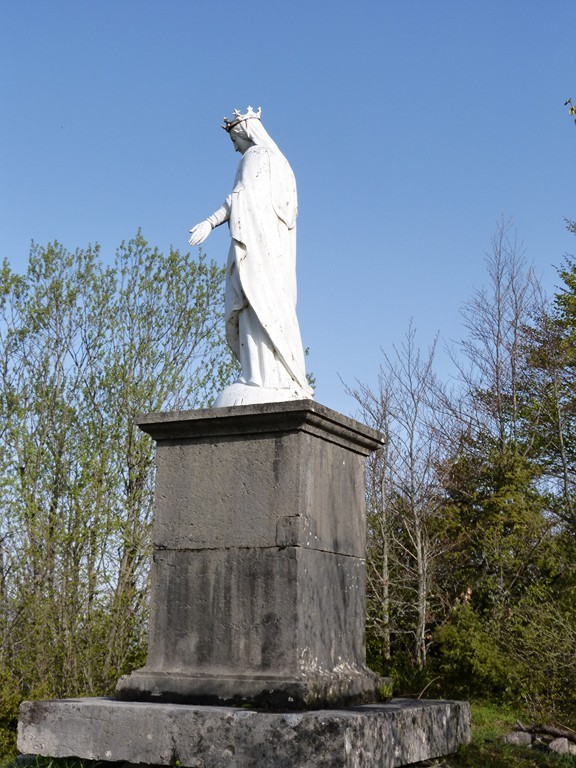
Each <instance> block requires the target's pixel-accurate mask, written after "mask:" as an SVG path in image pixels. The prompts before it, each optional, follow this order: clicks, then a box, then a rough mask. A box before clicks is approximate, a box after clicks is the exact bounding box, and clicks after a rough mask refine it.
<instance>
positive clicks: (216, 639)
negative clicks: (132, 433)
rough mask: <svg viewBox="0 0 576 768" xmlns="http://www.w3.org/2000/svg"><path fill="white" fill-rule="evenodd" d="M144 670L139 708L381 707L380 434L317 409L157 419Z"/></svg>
mask: <svg viewBox="0 0 576 768" xmlns="http://www.w3.org/2000/svg"><path fill="white" fill-rule="evenodd" d="M138 423H139V424H140V426H141V428H142V429H144V430H145V431H147V432H149V433H150V434H151V435H152V436H153V437H154V438H155V440H156V441H157V450H156V464H157V474H156V500H155V512H154V527H153V545H154V558H153V565H152V598H151V606H150V616H151V620H150V636H149V648H148V661H147V664H146V666H145V667H144V668H143V669H141V670H137V671H136V672H134V673H132V675H130V676H128V677H125V678H122V679H121V680H120V681H119V683H118V687H117V692H118V695H119V696H120V697H122V698H124V699H131V700H161V701H175V702H187V703H197V704H212V703H217V704H225V703H232V702H248V703H251V704H253V705H257V706H261V707H272V708H274V707H276V708H278V707H280V708H281V707H289V708H290V707H292V708H313V707H316V708H319V707H324V706H345V705H350V704H355V703H366V702H374V701H378V700H380V693H379V691H380V688H381V686H382V683H383V682H384V681H382V680H380V679H379V678H378V677H377V676H376V675H374V674H373V673H372V672H371V671H370V670H369V669H368V668H367V667H366V663H365V651H364V615H365V585H364V579H365V575H364V571H365V561H364V556H365V502H364V459H365V456H366V455H367V454H368V453H370V452H371V451H373V450H375V449H377V448H378V447H380V445H381V444H382V439H381V436H380V435H379V434H378V433H377V432H374V431H373V430H371V429H368V428H367V427H365V426H363V425H362V424H359V423H357V422H355V421H353V420H352V419H348V418H346V417H344V416H341V415H340V414H338V413H335V412H334V411H330V410H329V409H327V408H324V407H323V406H320V405H318V404H317V403H314V402H313V401H310V400H306V401H299V402H294V401H292V402H286V403H273V404H266V405H259V406H243V407H233V408H217V409H211V410H205V411H188V412H181V413H169V414H150V415H147V416H145V417H142V418H141V419H140V420H139V422H138Z"/></svg>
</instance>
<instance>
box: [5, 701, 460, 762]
mask: <svg viewBox="0 0 576 768" xmlns="http://www.w3.org/2000/svg"><path fill="white" fill-rule="evenodd" d="M469 740H470V712H469V707H468V704H467V703H465V702H455V701H417V700H412V699H393V700H392V701H391V702H389V703H388V704H372V705H365V706H362V707H355V708H349V709H340V710H320V711H314V712H261V711H256V710H249V709H235V708H232V707H200V706H186V705H182V704H154V703H145V702H124V701H117V700H115V699H104V698H98V699H64V700H60V701H34V702H24V703H23V704H22V706H21V709H20V720H19V723H18V749H19V750H20V751H21V752H23V753H28V754H36V755H43V756H46V757H79V758H82V759H85V760H99V761H107V762H108V761H111V762H120V761H121V762H127V763H132V764H139V763H145V764H148V765H158V766H168V765H172V766H173V765H180V766H182V768H270V766H274V768H301V766H306V768H394V767H395V766H403V765H409V764H411V763H416V762H420V761H422V760H428V759H431V758H435V757H440V756H442V755H447V754H450V753H451V752H455V751H456V750H457V748H458V747H459V746H460V745H461V744H466V743H468V742H469Z"/></svg>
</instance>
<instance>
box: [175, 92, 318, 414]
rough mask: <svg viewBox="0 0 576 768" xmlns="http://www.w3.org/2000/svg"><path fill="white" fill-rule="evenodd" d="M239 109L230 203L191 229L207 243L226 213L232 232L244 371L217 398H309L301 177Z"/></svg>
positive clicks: (230, 309)
mask: <svg viewBox="0 0 576 768" xmlns="http://www.w3.org/2000/svg"><path fill="white" fill-rule="evenodd" d="M260 114H261V110H260V109H259V110H258V112H254V111H253V110H252V107H248V111H247V112H246V114H245V115H241V114H240V112H239V111H238V110H235V112H234V115H233V117H232V119H230V120H228V119H227V118H225V120H226V122H225V124H224V125H223V126H222V127H223V128H225V130H226V131H228V133H229V134H230V138H231V139H232V143H233V144H234V147H235V149H236V151H237V152H240V153H241V154H242V160H241V161H240V165H239V167H238V172H237V173H236V179H235V181H234V188H233V190H232V194H230V195H229V196H228V197H227V198H226V200H225V202H224V204H223V205H222V206H221V207H220V208H219V209H218V210H217V211H216V212H215V213H213V214H212V215H211V216H209V217H208V218H207V219H206V220H205V221H203V222H201V223H200V224H197V225H196V226H195V227H193V228H192V229H191V230H190V233H191V234H190V245H198V244H199V243H202V242H203V241H204V240H205V239H206V238H207V237H208V235H209V234H210V232H211V231H212V229H214V227H218V226H220V224H223V223H224V222H225V221H227V222H228V225H229V228H230V236H231V239H232V242H231V245H230V251H229V254H228V264H227V267H226V297H225V310H226V338H227V340H228V344H229V345H230V347H231V349H232V351H233V352H234V354H235V355H236V357H237V358H238V360H239V362H240V368H241V376H240V378H239V379H238V381H237V382H235V383H234V384H232V385H230V386H229V387H226V389H224V391H223V392H221V393H220V395H219V396H218V399H217V400H216V405H217V406H226V405H246V404H249V403H267V402H278V401H282V400H297V399H302V398H311V397H312V390H311V389H310V386H309V385H308V382H307V380H306V373H305V368H304V352H303V349H302V341H301V338H300V328H299V326H298V320H297V317H296V215H297V213H298V200H297V196H296V180H295V179H294V174H293V172H292V169H291V168H290V166H289V164H288V161H287V160H286V158H285V157H284V155H283V154H282V153H281V152H280V150H279V149H278V147H277V145H276V144H275V142H274V141H273V140H272V139H271V138H270V136H269V135H268V133H267V132H266V129H265V128H264V126H263V125H262V123H261V121H260Z"/></svg>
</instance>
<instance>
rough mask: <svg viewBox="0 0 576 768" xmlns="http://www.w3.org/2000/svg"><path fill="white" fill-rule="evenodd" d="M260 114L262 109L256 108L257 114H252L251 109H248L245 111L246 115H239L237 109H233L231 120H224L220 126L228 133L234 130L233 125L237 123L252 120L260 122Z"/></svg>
mask: <svg viewBox="0 0 576 768" xmlns="http://www.w3.org/2000/svg"><path fill="white" fill-rule="evenodd" d="M261 114H262V107H258V112H254V110H253V109H252V107H248V109H247V110H246V114H245V115H243V114H241V112H240V110H239V109H235V110H234V112H233V113H232V119H231V120H229V119H228V118H227V117H225V118H224V123H223V125H221V126H220V127H221V128H224V130H225V131H228V133H230V131H231V130H232V128H234V126H235V125H238V123H242V122H244V120H252V119H253V118H257V119H258V120H260V115H261Z"/></svg>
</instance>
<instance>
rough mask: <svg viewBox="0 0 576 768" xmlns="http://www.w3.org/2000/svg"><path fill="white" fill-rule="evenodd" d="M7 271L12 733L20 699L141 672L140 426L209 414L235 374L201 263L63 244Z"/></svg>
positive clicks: (0, 495) (2, 605)
mask: <svg viewBox="0 0 576 768" xmlns="http://www.w3.org/2000/svg"><path fill="white" fill-rule="evenodd" d="M1 269H2V280H1V281H0V424H1V428H0V712H1V713H2V718H3V719H2V721H0V728H2V727H11V726H12V724H13V720H14V716H15V707H16V704H17V702H18V700H19V699H21V698H23V697H28V698H45V697H54V696H56V697H63V696H74V695H82V694H84V695H86V694H88V695H97V694H103V693H109V692H111V691H112V690H113V687H114V685H115V681H116V680H117V678H118V676H119V675H120V674H122V673H124V672H127V671H129V670H130V669H131V668H133V667H134V666H135V665H138V664H141V663H142V661H143V659H144V651H145V642H146V625H147V587H148V559H149V558H148V556H149V551H150V543H149V529H150V521H151V511H152V497H153V487H154V465H153V445H152V441H151V440H150V439H149V438H148V437H147V436H146V435H144V434H143V433H141V432H140V431H139V430H138V429H137V428H136V427H135V425H134V419H135V417H136V416H137V415H138V414H139V413H142V412H150V411H159V410H173V409H181V408H187V407H188V408H192V407H201V406H208V405H210V403H211V402H212V399H213V397H214V396H215V394H216V393H217V392H218V391H219V390H220V389H221V388H222V386H224V385H225V384H226V383H228V380H229V378H230V373H231V370H232V367H233V364H232V361H231V358H230V354H229V352H228V350H227V347H226V345H225V342H224V339H223V336H222V332H223V320H222V311H223V302H222V288H223V270H222V269H220V268H218V267H217V266H216V265H215V264H214V263H211V262H209V261H208V260H207V259H206V258H205V257H204V256H202V255H201V256H200V257H199V258H192V257H191V256H190V255H189V254H187V255H182V254H180V253H179V252H178V251H170V253H168V254H162V253H160V252H159V251H158V250H156V249H152V248H150V247H149V246H148V244H147V243H146V241H145V240H144V239H143V238H142V236H141V235H140V234H138V235H137V236H136V237H135V238H134V239H133V240H130V241H129V242H126V243H122V245H121V246H120V248H119V249H118V251H117V254H116V259H115V261H114V263H113V264H112V266H106V265H105V263H104V261H103V259H102V258H101V255H100V251H99V248H98V247H97V246H96V247H94V248H88V249H86V250H78V251H76V252H75V253H70V252H68V251H66V249H64V248H63V247H62V246H61V245H59V244H58V243H53V244H50V245H48V246H46V247H44V248H42V247H39V246H34V247H33V249H32V252H31V254H30V261H29V265H28V269H27V272H26V273H25V274H24V275H17V274H15V273H13V272H12V271H11V270H10V268H9V267H8V264H7V263H4V264H3V265H2V268H1ZM1 738H2V737H1V736H0V740H1ZM1 747H2V744H0V748H1Z"/></svg>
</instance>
